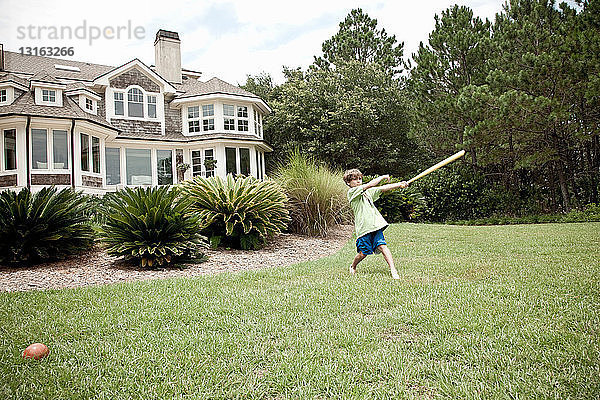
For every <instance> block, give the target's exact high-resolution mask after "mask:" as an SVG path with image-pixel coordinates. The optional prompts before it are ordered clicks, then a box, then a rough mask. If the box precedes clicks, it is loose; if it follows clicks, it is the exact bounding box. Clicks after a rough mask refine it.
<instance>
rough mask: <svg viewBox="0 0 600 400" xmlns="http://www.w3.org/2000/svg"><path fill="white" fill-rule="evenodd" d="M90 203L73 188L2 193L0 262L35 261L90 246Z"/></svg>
mask: <svg viewBox="0 0 600 400" xmlns="http://www.w3.org/2000/svg"><path fill="white" fill-rule="evenodd" d="M88 207H89V205H88V203H87V201H86V199H85V197H83V196H82V195H81V194H80V193H77V192H75V191H73V190H72V189H63V190H61V191H57V189H56V188H54V187H51V188H43V189H42V190H40V191H39V192H37V193H34V194H32V193H31V191H30V190H29V189H22V190H21V191H20V192H19V193H18V194H17V193H16V192H14V191H10V190H7V191H3V192H1V193H0V262H1V263H5V264H32V263H39V262H44V261H49V260H56V259H62V258H65V257H66V256H68V255H71V254H74V253H77V252H79V251H82V250H85V249H88V248H89V247H90V246H91V245H92V244H93V241H94V232H93V230H92V228H91V225H90V223H89V222H88V218H87V216H86V215H87V212H88Z"/></svg>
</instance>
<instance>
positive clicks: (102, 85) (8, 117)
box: [0, 29, 273, 194]
mask: <svg viewBox="0 0 600 400" xmlns="http://www.w3.org/2000/svg"><path fill="white" fill-rule="evenodd" d="M154 48H155V64H156V66H147V65H146V64H144V63H143V62H142V61H140V60H138V59H137V58H136V59H133V60H131V61H129V62H127V63H125V64H123V65H121V66H119V67H111V66H107V65H99V64H91V63H86V62H80V61H71V60H61V59H57V58H50V57H42V56H30V55H22V54H21V53H15V52H10V51H4V50H3V48H2V45H0V189H6V188H12V189H20V188H23V187H29V188H31V189H32V190H33V191H35V190H39V189H40V188H42V187H44V186H47V185H56V186H58V187H73V188H75V189H77V190H83V191H84V192H86V193H94V194H102V193H105V192H107V191H114V190H116V189H118V188H122V187H124V186H146V185H152V186H156V185H171V184H176V183H179V182H182V181H183V180H186V179H191V178H192V177H194V176H205V177H210V176H215V175H216V176H225V175H226V174H228V173H233V174H243V175H252V176H254V177H257V178H259V179H262V178H263V177H264V171H265V161H264V160H265V159H264V153H265V152H269V151H272V150H273V149H272V148H271V147H270V146H269V145H268V144H267V143H266V142H265V141H264V139H263V118H264V116H265V115H267V114H269V113H270V112H271V109H270V108H269V106H268V105H267V104H266V103H265V102H264V101H263V100H262V99H260V98H259V97H258V96H256V95H254V94H252V93H250V92H247V91H245V90H243V89H241V88H239V87H237V86H234V85H231V84H229V83H227V82H224V81H222V80H220V79H218V78H212V79H209V80H208V81H206V82H202V81H201V80H200V79H199V78H200V72H196V71H192V70H188V69H185V68H182V67H181V41H180V39H179V35H178V34H177V33H176V32H170V31H165V30H162V29H161V30H159V31H158V32H157V34H156V40H155V42H154ZM186 167H187V169H186Z"/></svg>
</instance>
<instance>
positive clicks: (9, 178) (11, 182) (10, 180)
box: [0, 174, 17, 187]
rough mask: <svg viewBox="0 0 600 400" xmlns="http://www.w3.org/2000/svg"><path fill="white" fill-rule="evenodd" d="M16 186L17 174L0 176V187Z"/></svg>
mask: <svg viewBox="0 0 600 400" xmlns="http://www.w3.org/2000/svg"><path fill="white" fill-rule="evenodd" d="M9 186H17V174H14V175H2V176H0V187H9Z"/></svg>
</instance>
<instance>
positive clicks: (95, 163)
mask: <svg viewBox="0 0 600 400" xmlns="http://www.w3.org/2000/svg"><path fill="white" fill-rule="evenodd" d="M92 170H93V172H94V173H95V174H99V173H100V139H98V138H97V137H96V136H92Z"/></svg>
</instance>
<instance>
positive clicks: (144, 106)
mask: <svg viewBox="0 0 600 400" xmlns="http://www.w3.org/2000/svg"><path fill="white" fill-rule="evenodd" d="M131 89H138V90H140V91H141V92H142V102H141V104H142V114H143V116H142V117H130V116H129V96H128V95H129V91H130V90H131ZM111 90H112V93H113V95H112V97H113V99H112V101H113V104H112V110H111V111H112V112H111V114H112V115H111V118H115V119H128V120H134V121H150V122H161V120H160V118H161V115H162V111H161V110H160V108H159V106H158V104H159V99H160V98H161V97H160V93H157V92H148V91H146V90H144V88H143V87H141V86H138V85H130V86H128V87H126V88H125V89H114V88H111ZM115 93H122V96H123V99H122V100H116V99H115ZM149 97H153V98H154V99H155V100H156V102H155V103H153V104H155V106H156V114H155V115H156V116H155V117H150V116H149V112H148V108H149V107H148V104H149V102H148V98H149ZM115 101H122V102H123V115H119V114H117V113H116V112H115V111H116V107H115Z"/></svg>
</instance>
